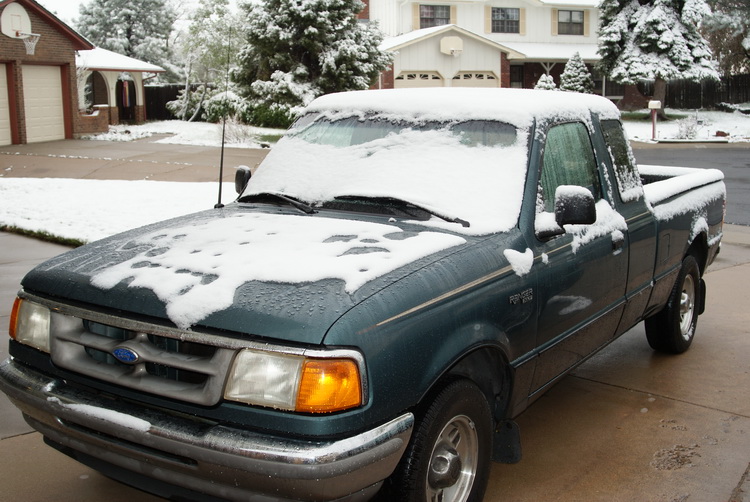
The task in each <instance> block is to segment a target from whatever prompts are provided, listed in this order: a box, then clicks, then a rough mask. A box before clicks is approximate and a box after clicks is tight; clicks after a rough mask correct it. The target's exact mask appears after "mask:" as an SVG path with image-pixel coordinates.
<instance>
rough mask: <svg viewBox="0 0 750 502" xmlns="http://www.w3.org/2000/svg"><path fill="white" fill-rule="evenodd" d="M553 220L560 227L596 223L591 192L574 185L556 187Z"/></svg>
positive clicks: (594, 205)
mask: <svg viewBox="0 0 750 502" xmlns="http://www.w3.org/2000/svg"><path fill="white" fill-rule="evenodd" d="M555 221H556V222H557V224H558V225H559V226H561V227H562V226H563V225H591V224H592V223H596V201H595V200H594V196H593V194H592V193H591V192H590V191H589V190H588V189H587V188H583V187H580V186H576V185H561V186H559V187H557V190H556V191H555Z"/></svg>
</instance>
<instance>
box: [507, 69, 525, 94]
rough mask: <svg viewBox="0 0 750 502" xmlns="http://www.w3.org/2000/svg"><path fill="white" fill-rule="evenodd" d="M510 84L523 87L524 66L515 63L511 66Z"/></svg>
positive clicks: (519, 87)
mask: <svg viewBox="0 0 750 502" xmlns="http://www.w3.org/2000/svg"><path fill="white" fill-rule="evenodd" d="M510 86H511V87H515V88H517V89H521V88H523V66H521V65H513V66H511V67H510Z"/></svg>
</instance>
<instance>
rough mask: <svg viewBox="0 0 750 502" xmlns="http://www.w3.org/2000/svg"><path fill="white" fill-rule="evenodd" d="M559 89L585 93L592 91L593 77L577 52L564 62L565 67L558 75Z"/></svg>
mask: <svg viewBox="0 0 750 502" xmlns="http://www.w3.org/2000/svg"><path fill="white" fill-rule="evenodd" d="M560 90H561V91H571V92H583V93H587V94H591V93H592V92H594V79H592V78H591V72H589V69H588V68H586V63H584V62H583V59H581V55H580V54H579V53H577V52H576V53H575V54H573V55H572V56H571V57H570V59H569V60H568V62H567V63H565V69H564V70H563V72H562V75H560Z"/></svg>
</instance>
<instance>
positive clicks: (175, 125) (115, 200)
mask: <svg viewBox="0 0 750 502" xmlns="http://www.w3.org/2000/svg"><path fill="white" fill-rule="evenodd" d="M668 113H674V114H675V115H676V114H680V115H686V116H695V115H696V114H697V117H698V119H699V120H700V121H701V122H702V124H699V125H698V138H700V139H708V138H715V135H716V131H724V132H727V133H729V135H730V136H729V138H728V139H729V141H750V116H748V115H743V114H741V113H739V112H735V113H723V112H708V111H698V112H695V111H683V110H668ZM228 126H229V127H228V131H230V133H229V134H230V135H231V134H233V131H232V128H233V127H234V125H233V124H228ZM679 127H680V126H679V124H678V122H677V121H670V122H667V123H662V122H659V123H657V137H658V138H675V137H676V136H677V132H678V129H679ZM625 129H626V130H627V133H628V136H629V137H630V138H631V139H639V140H646V141H648V140H649V139H650V138H651V122H650V121H649V120H637V121H625ZM126 131H127V132H126ZM280 133H281V131H279V130H276V129H259V128H246V129H245V128H243V129H242V133H238V134H237V138H238V139H237V140H236V141H234V142H233V143H231V144H230V146H235V147H240V148H253V147H258V146H259V140H258V139H257V135H259V134H280ZM164 134H169V135H170V136H169V137H166V138H160V139H158V140H156V141H157V142H162V143H176V144H188V145H216V146H218V145H219V144H220V139H221V125H220V124H207V123H203V122H181V121H164V122H152V123H148V124H143V125H139V126H116V127H112V128H111V132H109V133H108V134H104V135H98V136H96V137H95V138H92V139H101V140H114V141H128V140H133V139H137V138H144V137H151V136H153V135H164ZM243 138H244V139H243ZM248 138H251V139H248ZM0 174H1V173H0ZM216 191H217V188H216V184H215V183H175V182H157V181H95V180H63V179H23V178H3V177H1V175H0V226H3V225H7V226H15V227H19V228H22V229H25V230H32V231H42V232H48V233H50V234H52V235H56V236H60V237H67V238H76V239H81V240H85V241H92V240H96V239H99V238H102V237H105V236H107V235H111V234H114V233H116V232H120V231H123V230H126V229H129V228H134V227H137V226H141V225H145V224H148V223H153V222H156V221H161V220H164V219H167V218H170V217H172V216H178V215H182V214H187V213H191V212H195V211H200V210H203V209H207V208H210V207H212V206H213V204H214V203H215V201H216ZM223 191H224V194H225V195H224V199H225V200H224V201H223V202H225V203H226V202H228V201H229V200H230V199H232V198H233V196H234V187H233V186H232V184H226V187H225V188H224V190H223ZM81 201H86V204H85V205H83V204H81Z"/></svg>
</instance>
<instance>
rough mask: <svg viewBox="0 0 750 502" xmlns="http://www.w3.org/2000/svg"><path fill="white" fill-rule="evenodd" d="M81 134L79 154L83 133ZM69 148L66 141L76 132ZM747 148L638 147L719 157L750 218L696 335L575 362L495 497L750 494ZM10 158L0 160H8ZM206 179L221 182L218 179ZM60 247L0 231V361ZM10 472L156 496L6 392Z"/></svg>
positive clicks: (43, 163)
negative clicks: (54, 443)
mask: <svg viewBox="0 0 750 502" xmlns="http://www.w3.org/2000/svg"><path fill="white" fill-rule="evenodd" d="M76 143H77V145H76V148H77V149H78V150H80V148H83V147H85V145H82V143H86V142H76ZM59 144H61V145H64V146H66V147H69V142H60V143H59ZM35 148H38V149H41V150H43V151H44V152H48V151H50V150H53V149H54V148H55V145H54V144H52V143H48V144H44V145H39V146H34V145H21V146H14V147H4V148H2V149H0V150H6V151H9V150H13V149H15V150H23V151H24V152H26V153H27V154H33V152H34V150H35ZM97 148H101V145H97ZM117 148H120V149H122V150H123V153H122V154H121V157H122V158H123V159H124V158H128V155H129V154H128V153H127V152H125V150H127V148H128V147H127V146H124V145H118V146H117ZM169 148H172V150H168V149H169ZM178 148H179V149H182V150H185V148H184V147H177V148H175V147H174V146H172V147H168V146H165V147H164V149H163V150H162V149H161V147H159V148H156V147H149V149H148V150H149V151H148V155H150V156H151V157H152V158H153V159H154V161H153V164H152V165H150V166H149V168H148V169H149V170H150V171H154V172H160V173H163V174H162V175H157V177H160V178H167V177H168V176H170V174H169V173H172V172H173V171H180V172H181V174H180V176H186V177H189V176H194V175H196V173H197V171H199V170H201V169H199V167H198V166H188V167H187V168H185V167H182V166H179V167H175V165H176V164H175V162H176V161H177V160H178V159H179V155H178V152H176V150H177V149H178ZM1 153H2V151H0V154H1ZM748 153H750V148H748V147H746V146H744V145H742V146H732V145H718V146H710V147H702V146H695V145H676V146H675V145H669V146H665V145H647V146H645V147H637V148H636V150H635V154H636V157H637V159H638V160H639V161H640V162H642V163H648V164H665V165H686V166H711V167H718V168H720V169H722V170H723V171H724V173H725V175H727V179H726V182H727V188H728V191H729V193H730V195H729V198H730V200H729V203H728V207H727V220H728V221H729V222H733V223H740V224H741V225H727V226H726V227H725V234H724V238H723V241H722V251H721V254H720V255H719V257H718V258H717V260H716V262H715V263H714V264H713V265H712V267H711V268H710V269H709V271H708V273H707V275H706V282H707V286H708V299H707V306H706V312H705V314H704V315H702V316H701V317H700V319H699V323H698V331H697V335H696V339H695V342H694V343H693V346H692V347H691V349H690V350H689V351H688V352H687V353H685V354H683V355H680V356H666V355H661V354H657V353H655V352H653V351H652V350H651V349H650V348H649V346H648V344H647V342H646V338H645V333H644V329H643V325H642V324H640V325H638V326H637V327H636V328H634V329H632V330H631V331H629V332H628V333H626V334H625V335H623V336H622V337H621V338H620V339H619V340H618V341H616V342H615V343H613V344H611V345H610V346H609V347H607V348H606V349H604V350H603V351H602V352H600V353H599V354H597V355H596V356H594V357H593V358H591V359H590V360H588V361H587V362H585V363H584V364H582V365H581V366H579V367H578V368H577V369H576V370H575V371H574V372H573V373H572V374H571V375H569V376H567V377H565V378H564V379H563V380H561V381H560V382H559V383H558V384H557V385H555V386H554V387H553V388H552V389H551V390H550V391H548V392H547V393H546V394H545V395H544V396H543V397H542V398H540V400H539V401H537V402H536V403H535V404H533V405H532V406H531V407H530V408H529V409H528V410H527V411H526V412H524V413H523V414H522V415H521V416H519V417H518V418H517V421H518V423H519V425H520V428H521V437H522V446H523V459H522V461H521V462H520V463H518V464H514V465H504V464H494V465H493V467H492V473H491V478H490V483H489V487H488V490H487V494H486V496H485V499H484V500H485V501H486V502H500V501H503V502H505V501H518V502H525V501H529V502H530V501H561V502H563V501H583V500H585V501H623V502H624V501H655V502H693V501H719V502H725V501H726V502H749V501H750V479H749V478H750V473H748V469H749V467H750V400H749V399H748V390H747V389H748V388H750V358H748V357H747V355H748V353H750V311H748V309H747V307H746V305H745V304H746V301H745V300H746V298H747V294H746V289H747V287H746V284H747V283H748V282H749V281H750V252H749V251H750V226H748V225H750V210H748V209H750V208H749V207H748V205H749V204H750V201H749V200H748V188H747V187H748V181H749V180H748V177H749V176H748V174H749V173H750V171H748V170H747V168H748V167H750V164H749V163H748V162H749V160H748V158H750V156H748ZM94 157H95V155H89V156H88V157H87V159H86V163H88V164H91V165H90V166H87V167H86V172H84V171H82V170H81V167H82V163H81V162H80V160H79V161H76V160H75V159H64V158H59V157H58V158H50V157H49V156H48V154H47V153H42V154H40V155H39V157H34V158H33V159H32V161H29V167H28V168H27V169H25V172H24V175H29V176H34V175H38V174H35V173H37V172H43V173H44V174H43V175H44V176H55V175H57V176H65V175H66V173H68V174H67V176H70V177H75V176H76V174H73V175H71V174H69V173H70V172H74V173H77V175H78V176H81V177H91V173H95V176H94V177H104V176H105V175H106V176H111V177H117V176H118V175H122V173H121V172H120V171H121V169H120V168H112V169H110V167H112V166H113V164H115V162H113V161H112V160H111V158H110V159H108V160H107V159H104V160H102V162H100V163H102V164H104V166H103V167H102V166H99V167H97V165H95V164H96V159H95V158H94ZM45 159H46V160H45ZM167 159H168V160H167ZM2 162H4V159H3V157H2V156H0V166H2ZM160 162H161V163H162V164H163V166H164V167H163V168H162V167H161V166H162V164H160ZM122 164H123V166H125V167H126V168H127V167H128V165H127V163H125V162H124V161H123V163H122ZM130 165H131V166H132V165H134V164H133V163H132V162H131V163H130ZM135 165H138V164H135ZM232 165H234V164H232ZM50 166H57V168H58V169H53V168H51V167H50ZM66 166H68V167H66ZM207 168H208V167H207ZM210 168H211V169H213V167H210ZM65 169H68V171H66V170H65ZM76 169H78V171H76ZM187 171H190V172H187ZM132 174H133V175H135V174H136V173H132ZM200 176H201V177H202V178H204V179H212V178H211V176H212V175H205V176H204V175H203V174H200ZM110 179H111V178H110ZM743 225H744V226H743ZM64 250H65V248H64V247H62V246H57V245H53V244H48V243H41V242H38V241H35V240H32V239H28V238H25V237H20V236H16V235H11V234H5V233H0V357H2V358H4V357H6V356H7V343H5V342H3V341H2V339H4V338H5V337H6V336H7V328H8V321H9V313H10V307H11V304H12V299H13V297H14V296H15V292H16V291H17V289H18V284H19V281H20V279H21V277H22V276H23V275H24V274H25V273H26V271H28V270H29V269H30V268H31V267H33V266H34V264H36V263H39V262H40V261H42V260H44V259H46V258H48V257H52V256H54V255H56V254H59V253H60V252H62V251H64ZM0 470H2V472H3V480H4V483H3V489H2V492H0V493H1V495H0V500H25V501H47V500H56V501H61V502H65V501H71V502H72V501H76V502H87V501H98V500H104V499H106V500H108V501H111V502H118V501H123V502H124V501H130V502H132V501H135V500H138V501H149V500H159V499H157V498H156V497H152V496H150V495H147V494H144V493H142V492H139V491H137V490H134V489H131V488H128V487H125V486H123V485H121V484H119V483H116V482H114V481H111V480H109V479H108V478H106V477H104V476H102V475H100V474H98V473H97V472H96V471H93V470H91V469H89V468H87V467H85V466H83V465H81V464H78V463H77V462H75V461H73V460H71V459H69V458H68V457H66V456H64V455H62V454H61V453H58V452H57V451H56V450H53V449H52V448H50V447H48V446H46V445H44V444H43V442H42V438H41V435H40V434H38V433H36V432H33V431H32V430H31V428H30V427H28V425H26V424H25V423H24V422H23V420H22V419H21V416H20V413H19V412H18V410H16V409H15V408H14V407H12V406H11V405H10V404H9V402H8V401H7V399H6V398H5V397H4V396H0Z"/></svg>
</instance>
